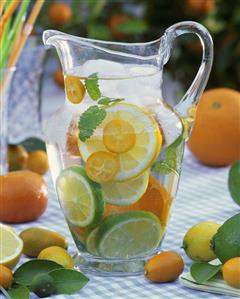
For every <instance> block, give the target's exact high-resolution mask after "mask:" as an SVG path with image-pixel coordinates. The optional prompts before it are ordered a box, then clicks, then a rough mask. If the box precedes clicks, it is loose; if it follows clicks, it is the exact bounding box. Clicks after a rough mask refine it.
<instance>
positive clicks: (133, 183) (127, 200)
mask: <svg viewBox="0 0 240 299" xmlns="http://www.w3.org/2000/svg"><path fill="white" fill-rule="evenodd" d="M148 178H149V172H148V171H146V172H145V173H144V174H143V175H141V176H139V177H137V178H134V179H132V180H129V181H125V182H116V181H111V182H109V183H105V184H102V185H101V186H102V191H103V198H104V200H105V202H107V203H110V204H113V205H119V206H125V205H131V204H133V203H135V202H136V201H138V200H139V199H140V198H141V196H142V195H143V194H144V192H145V191H146V189H147V186H148Z"/></svg>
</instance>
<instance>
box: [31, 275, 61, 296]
mask: <svg viewBox="0 0 240 299" xmlns="http://www.w3.org/2000/svg"><path fill="white" fill-rule="evenodd" d="M31 289H32V291H33V292H34V293H35V294H36V295H37V296H38V297H40V298H45V297H48V296H51V295H53V294H54V293H55V291H56V288H55V285H54V279H53V278H52V277H51V276H50V275H48V274H46V273H42V274H39V275H37V276H35V277H34V278H33V281H32V285H31Z"/></svg>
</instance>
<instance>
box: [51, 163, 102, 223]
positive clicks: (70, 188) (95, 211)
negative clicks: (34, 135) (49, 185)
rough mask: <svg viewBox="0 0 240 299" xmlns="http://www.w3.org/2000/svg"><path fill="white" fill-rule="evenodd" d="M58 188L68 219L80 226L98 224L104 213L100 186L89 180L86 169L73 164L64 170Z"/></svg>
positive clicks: (59, 178)
mask: <svg viewBox="0 0 240 299" xmlns="http://www.w3.org/2000/svg"><path fill="white" fill-rule="evenodd" d="M56 189H57V193H58V197H59V201H60V204H61V206H62V209H63V211H64V214H65V216H66V218H67V219H68V221H69V222H70V223H72V224H74V225H77V226H79V227H86V226H88V225H95V224H97V223H98V222H99V221H100V220H101V217H102V215H103V211H104V201H103V199H102V193H101V191H100V186H99V185H98V184H96V183H94V182H92V181H90V180H89V178H88V177H87V175H86V173H85V171H84V169H83V168H82V167H80V166H73V167H70V168H67V169H65V170H63V171H62V173H61V174H60V176H59V177H58V178H57V184H56Z"/></svg>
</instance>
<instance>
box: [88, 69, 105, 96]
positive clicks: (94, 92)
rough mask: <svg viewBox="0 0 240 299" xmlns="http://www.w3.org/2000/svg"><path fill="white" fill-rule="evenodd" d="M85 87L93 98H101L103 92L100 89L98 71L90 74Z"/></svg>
mask: <svg viewBox="0 0 240 299" xmlns="http://www.w3.org/2000/svg"><path fill="white" fill-rule="evenodd" d="M85 87H86V90H87V92H88V94H89V96H90V97H91V99H92V100H94V101H97V100H98V99H99V98H101V96H102V94H101V91H100V89H99V84H98V77H97V73H94V74H92V75H90V76H89V77H88V78H87V79H86V80H85Z"/></svg>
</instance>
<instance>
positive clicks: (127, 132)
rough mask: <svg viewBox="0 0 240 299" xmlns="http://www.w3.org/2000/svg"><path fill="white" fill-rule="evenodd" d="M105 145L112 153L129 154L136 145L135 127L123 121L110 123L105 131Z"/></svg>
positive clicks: (117, 120) (118, 120)
mask: <svg viewBox="0 0 240 299" xmlns="http://www.w3.org/2000/svg"><path fill="white" fill-rule="evenodd" d="M103 143H104V145H105V146H106V148H107V149H108V150H109V151H110V152H113V153H125V152H128V151H129V150H130V149H131V148H132V147H133V146H134V145H135V143H136V134H135V132H134V128H133V126H132V125H131V124H130V123H128V122H127V121H125V120H121V119H115V120H112V121H110V122H109V123H107V124H106V126H105V127H104V129H103Z"/></svg>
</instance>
